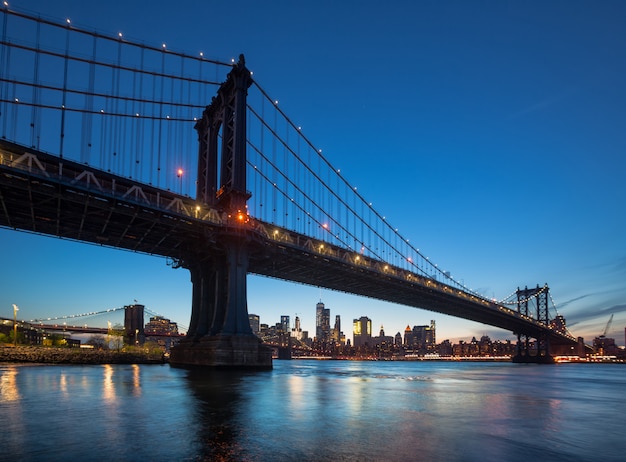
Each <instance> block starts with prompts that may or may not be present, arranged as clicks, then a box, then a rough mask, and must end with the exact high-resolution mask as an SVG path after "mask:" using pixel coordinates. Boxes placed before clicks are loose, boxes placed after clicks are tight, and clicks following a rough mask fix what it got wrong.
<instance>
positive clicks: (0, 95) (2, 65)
mask: <svg viewBox="0 0 626 462" xmlns="http://www.w3.org/2000/svg"><path fill="white" fill-rule="evenodd" d="M7 8H8V6H5V7H4V10H3V14H4V17H3V18H2V43H5V44H6V43H7V26H8V24H7V21H8V16H9V15H8V14H7V12H6V10H7ZM8 50H9V47H8V45H2V50H1V51H0V75H2V76H7V68H6V66H7V62H8ZM0 100H1V101H2V102H1V103H0V104H2V107H0V117H1V118H2V138H6V135H7V118H6V111H7V104H9V103H8V101H9V95H8V82H6V81H5V82H2V89H1V91H0Z"/></svg>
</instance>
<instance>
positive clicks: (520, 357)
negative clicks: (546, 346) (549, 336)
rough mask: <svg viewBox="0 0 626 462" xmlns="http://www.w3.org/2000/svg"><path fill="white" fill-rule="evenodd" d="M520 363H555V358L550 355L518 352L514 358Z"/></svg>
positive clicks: (515, 361) (514, 360)
mask: <svg viewBox="0 0 626 462" xmlns="http://www.w3.org/2000/svg"><path fill="white" fill-rule="evenodd" d="M512 360H513V362H514V363H518V364H554V358H553V357H552V356H550V355H525V354H519V353H518V354H516V355H515V356H513V358H512Z"/></svg>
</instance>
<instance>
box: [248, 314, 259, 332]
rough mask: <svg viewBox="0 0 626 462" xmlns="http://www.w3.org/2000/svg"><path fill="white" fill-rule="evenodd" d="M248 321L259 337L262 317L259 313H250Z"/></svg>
mask: <svg viewBox="0 0 626 462" xmlns="http://www.w3.org/2000/svg"><path fill="white" fill-rule="evenodd" d="M248 321H250V329H252V333H253V334H254V335H256V336H257V337H258V336H259V334H260V333H261V318H260V317H259V315H258V314H248Z"/></svg>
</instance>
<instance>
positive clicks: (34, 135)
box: [30, 22, 41, 148]
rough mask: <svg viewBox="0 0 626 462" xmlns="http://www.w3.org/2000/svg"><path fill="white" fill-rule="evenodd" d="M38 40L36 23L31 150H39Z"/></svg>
mask: <svg viewBox="0 0 626 462" xmlns="http://www.w3.org/2000/svg"><path fill="white" fill-rule="evenodd" d="M40 39H41V23H40V22H37V32H36V39H35V40H36V44H35V65H34V68H33V73H34V75H33V97H32V101H33V106H32V110H31V116H30V145H31V147H33V148H39V142H38V136H37V134H38V132H39V130H40V128H39V120H38V119H39V118H38V114H39V111H40V109H39V107H38V106H39V93H40V89H39V46H40Z"/></svg>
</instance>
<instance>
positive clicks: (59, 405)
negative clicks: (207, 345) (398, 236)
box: [0, 360, 626, 462]
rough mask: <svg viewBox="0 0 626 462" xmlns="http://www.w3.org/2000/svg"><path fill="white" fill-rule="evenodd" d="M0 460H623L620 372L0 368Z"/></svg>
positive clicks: (624, 383)
mask: <svg viewBox="0 0 626 462" xmlns="http://www.w3.org/2000/svg"><path fill="white" fill-rule="evenodd" d="M0 460H3V461H4V460H6V461H40V460H41V461H73V460H84V461H88V460H104V461H109V460H110V461H203V460H218V461H219V460H233V461H381V460H388V461H395V460H397V461H421V460H424V461H507V462H510V461H569V462H572V461H600V460H601V461H606V462H610V461H624V460H626V366H624V365H616V364H558V365H529V364H526V365H522V364H511V363H505V362H498V363H485V362H475V363H460V362H435V361H433V362H418V361H416V362H401V361H389V362H384V361H383V362H376V361H364V362H357V361H315V360H293V361H274V369H273V370H271V371H264V372H255V373H234V372H213V373H210V374H206V373H197V372H193V371H188V370H185V369H176V368H172V367H170V366H169V365H104V366H65V365H54V366H53V365H14V364H6V363H5V364H0Z"/></svg>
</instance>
